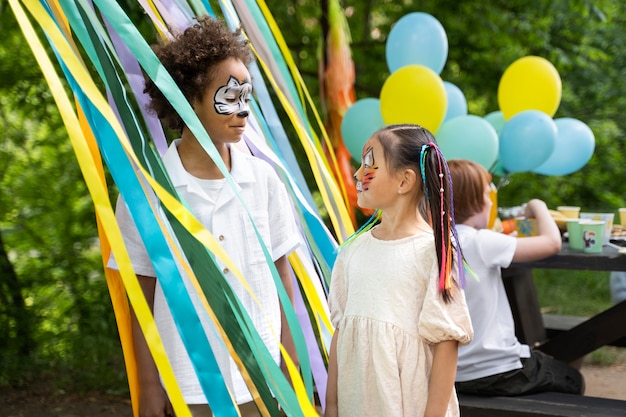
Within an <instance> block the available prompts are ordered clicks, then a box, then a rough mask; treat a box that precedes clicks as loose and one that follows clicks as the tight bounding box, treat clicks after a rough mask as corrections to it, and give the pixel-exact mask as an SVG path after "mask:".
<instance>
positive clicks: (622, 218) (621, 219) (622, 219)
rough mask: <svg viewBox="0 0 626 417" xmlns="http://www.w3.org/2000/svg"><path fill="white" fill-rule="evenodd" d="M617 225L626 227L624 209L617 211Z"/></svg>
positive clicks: (625, 209) (625, 210) (625, 211)
mask: <svg viewBox="0 0 626 417" xmlns="http://www.w3.org/2000/svg"><path fill="white" fill-rule="evenodd" d="M619 224H621V225H622V226H626V207H622V208H620V209H619Z"/></svg>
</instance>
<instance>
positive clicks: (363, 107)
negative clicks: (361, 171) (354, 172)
mask: <svg viewBox="0 0 626 417" xmlns="http://www.w3.org/2000/svg"><path fill="white" fill-rule="evenodd" d="M384 126H385V121H384V120H383V116H382V114H381V112H380V100H379V99H377V98H363V99H361V100H357V101H356V102H354V104H352V105H351V106H350V107H349V108H348V110H347V111H346V113H345V114H344V115H343V119H341V137H342V138H343V143H344V145H346V148H347V149H348V152H350V155H352V157H353V158H354V159H356V160H357V161H360V160H361V153H362V151H363V145H365V142H367V140H368V139H369V138H370V137H371V136H372V134H373V133H374V132H376V131H377V130H378V129H380V128H382V127H384Z"/></svg>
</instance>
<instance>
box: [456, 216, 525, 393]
mask: <svg viewBox="0 0 626 417" xmlns="http://www.w3.org/2000/svg"><path fill="white" fill-rule="evenodd" d="M457 232H458V234H459V240H460V245H461V250H462V251H463V256H464V257H465V260H466V261H467V264H468V266H469V267H470V268H471V269H472V271H473V272H474V273H475V274H476V275H477V277H478V279H479V281H476V279H474V278H473V277H471V276H470V275H469V274H468V275H467V284H466V287H465V299H466V301H467V307H468V309H469V312H470V317H471V318H472V326H473V327H474V339H473V340H472V342H471V343H470V344H469V345H467V346H462V347H460V348H459V361H458V365H457V373H456V380H457V381H459V382H464V381H471V380H474V379H478V378H484V377H486V376H490V375H495V374H499V373H502V372H508V371H512V370H514V369H520V368H521V367H522V362H521V361H520V358H527V357H530V348H529V347H528V346H527V345H523V344H521V343H520V342H519V341H518V340H517V337H516V336H515V323H514V321H513V314H512V313H511V306H510V305H509V300H508V298H507V296H506V291H505V289H504V283H503V282H502V274H501V268H506V267H508V266H509V265H510V264H511V261H512V260H513V255H514V254H515V248H516V247H517V238H516V237H512V236H508V235H505V234H502V233H497V232H494V231H491V230H488V229H482V230H476V229H474V228H473V227H470V226H466V225H463V224H462V225H457Z"/></svg>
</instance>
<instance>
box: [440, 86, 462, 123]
mask: <svg viewBox="0 0 626 417" xmlns="http://www.w3.org/2000/svg"><path fill="white" fill-rule="evenodd" d="M443 86H444V87H445V89H446V98H447V99H448V108H447V109H446V115H445V117H444V118H443V123H445V122H447V121H448V120H451V119H454V118H455V117H458V116H465V115H466V114H467V100H465V95H464V94H463V91H461V89H460V88H459V87H457V86H456V85H454V84H452V83H451V82H448V81H444V82H443Z"/></svg>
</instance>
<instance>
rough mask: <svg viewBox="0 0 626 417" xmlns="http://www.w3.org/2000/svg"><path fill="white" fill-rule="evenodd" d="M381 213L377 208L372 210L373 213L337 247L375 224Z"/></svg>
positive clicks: (350, 240)
mask: <svg viewBox="0 0 626 417" xmlns="http://www.w3.org/2000/svg"><path fill="white" fill-rule="evenodd" d="M382 215H383V212H382V211H381V210H378V209H377V210H376V211H375V212H374V214H372V216H371V217H370V218H369V219H367V221H366V222H365V223H363V225H362V226H361V227H359V229H358V230H357V231H356V232H354V233H352V234H351V235H350V236H349V237H348V238H347V239H346V240H344V241H343V243H342V244H341V245H339V248H338V249H341V248H343V247H344V246H346V245H347V244H348V243H350V242H352V241H353V240H354V239H356V238H357V237H359V236H361V235H362V234H363V233H365V232H367V231H368V230H370V229H371V228H372V227H374V226H376V225H377V224H378V221H379V220H380V218H381V217H382Z"/></svg>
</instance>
